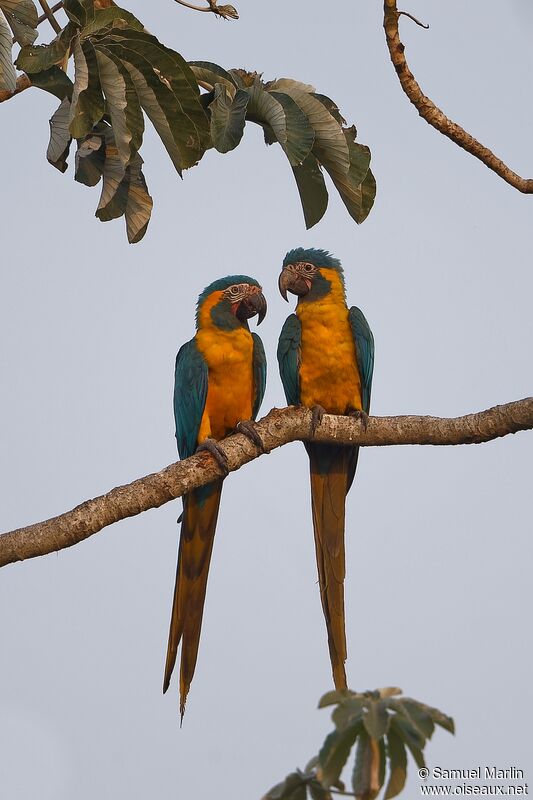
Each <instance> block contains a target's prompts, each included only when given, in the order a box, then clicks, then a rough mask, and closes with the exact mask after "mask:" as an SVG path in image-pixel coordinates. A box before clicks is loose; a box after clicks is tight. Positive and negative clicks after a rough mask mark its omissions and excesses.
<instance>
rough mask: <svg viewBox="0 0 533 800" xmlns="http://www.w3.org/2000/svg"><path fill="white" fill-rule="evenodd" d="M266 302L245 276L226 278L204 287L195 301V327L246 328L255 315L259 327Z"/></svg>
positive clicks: (252, 282)
mask: <svg viewBox="0 0 533 800" xmlns="http://www.w3.org/2000/svg"><path fill="white" fill-rule="evenodd" d="M266 312H267V303H266V300H265V297H264V295H263V290H262V288H261V286H260V285H259V284H258V282H257V281H256V280H255V279H254V278H250V277H249V276H248V275H228V276H227V277H226V278H219V279H218V280H217V281H213V283H210V284H209V286H207V287H206V288H205V289H204V290H203V292H202V294H201V295H200V297H199V298H198V306H197V310H196V325H197V327H201V326H203V325H206V324H207V325H209V324H214V325H215V326H216V327H218V328H222V329H223V330H234V329H235V328H238V327H239V326H241V325H245V326H247V325H248V322H247V320H249V319H250V318H251V317H255V316H256V314H257V324H258V325H259V324H260V323H261V322H262V321H263V320H264V318H265V315H266Z"/></svg>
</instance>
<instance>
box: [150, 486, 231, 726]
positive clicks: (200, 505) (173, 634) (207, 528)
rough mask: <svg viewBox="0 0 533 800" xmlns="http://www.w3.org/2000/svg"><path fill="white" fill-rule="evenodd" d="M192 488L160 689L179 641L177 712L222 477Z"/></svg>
mask: <svg viewBox="0 0 533 800" xmlns="http://www.w3.org/2000/svg"><path fill="white" fill-rule="evenodd" d="M209 489H210V491H209V494H208V496H207V497H206V496H205V491H206V490H205V487H202V489H200V490H195V491H193V492H191V493H190V494H188V495H187V496H186V497H185V501H184V509H183V520H182V524H181V536H180V544H179V551H178V566H177V570H176V585H175V587H174V601H173V604H172V615H171V619H170V632H169V636H168V648H167V659H166V665H165V678H164V681H163V692H166V690H167V689H168V687H169V684H170V678H171V675H172V671H173V669H174V665H175V663H176V656H177V652H178V646H179V644H180V642H181V664H180V714H181V719H182V720H183V715H184V713H185V703H186V700H187V694H188V692H189V687H190V685H191V682H192V679H193V676H194V669H195V667H196V659H197V656H198V645H199V642H200V631H201V627H202V616H203V611H204V603H205V594H206V589H207V577H208V574H209V564H210V561H211V552H212V550H213V541H214V538H215V528H216V524H217V518H218V509H219V505H220V495H221V491H222V481H216V482H215V483H213V484H211V485H210V486H209Z"/></svg>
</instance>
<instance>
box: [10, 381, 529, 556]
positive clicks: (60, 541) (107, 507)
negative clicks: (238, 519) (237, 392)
mask: <svg viewBox="0 0 533 800" xmlns="http://www.w3.org/2000/svg"><path fill="white" fill-rule="evenodd" d="M311 419H312V414H311V411H309V410H308V409H306V408H303V407H296V406H289V408H283V409H276V408H274V409H272V411H270V413H269V414H267V416H266V417H263V419H262V420H260V421H259V422H257V423H256V425H255V427H256V430H257V433H258V434H259V436H260V437H261V439H262V441H263V442H264V445H265V448H266V449H267V450H274V449H275V448H276V447H281V446H282V445H284V444H288V443H289V442H294V441H299V440H303V441H314V442H337V443H338V444H344V445H354V444H357V445H360V446H361V447H370V446H374V447H381V446H384V445H405V444H420V445H423V444H432V445H454V444H479V443H481V442H489V441H491V440H492V439H497V438H498V437H500V436H507V434H509V433H517V431H523V430H530V429H531V428H533V397H528V398H526V399H524V400H518V401H516V402H514V403H507V404H506V405H503V406H495V407H494V408H490V409H488V410H487V411H481V412H479V413H478V414H468V415H467V416H464V417H456V418H452V419H444V418H440V417H415V416H409V417H369V418H368V422H367V424H366V425H365V422H364V420H360V419H354V418H353V417H336V416H333V415H330V414H325V415H324V417H323V419H322V422H321V424H320V426H319V427H318V429H317V431H316V433H314V434H313V433H312V428H311ZM220 446H221V448H222V450H223V451H224V453H225V454H226V456H227V459H228V464H229V469H230V471H232V472H233V471H234V470H237V469H239V468H240V467H242V466H243V465H244V464H247V463H248V462H249V461H253V460H254V459H255V458H257V457H258V456H259V455H260V453H259V452H258V449H257V447H256V446H255V445H254V444H252V442H251V441H250V439H249V438H248V437H246V436H244V435H243V434H242V433H237V434H233V435H232V436H228V437H227V438H226V439H224V440H223V441H222V442H221V443H220ZM220 475H221V471H220V468H219V467H218V465H217V463H216V461H215V460H214V459H213V457H212V456H211V455H210V454H208V453H206V452H201V453H197V454H196V455H193V456H191V458H187V459H184V460H183V461H178V462H177V463H175V464H171V465H170V466H168V467H165V469H162V470H161V471H160V472H154V473H153V474H151V475H147V476H146V477H144V478H138V479H137V480H136V481H133V483H130V484H127V485H126V486H118V487H117V488H115V489H111V491H110V492H107V494H104V495H101V496H100V497H95V498H94V499H93V500H87V501H86V502H85V503H82V504H81V505H79V506H76V508H74V509H73V510H72V511H67V512H66V513H65V514H61V515H60V516H59V517H53V518H52V519H49V520H46V521H45V522H39V523H37V524H35V525H30V526H29V527H27V528H18V529H17V530H14V531H10V532H9V533H4V534H2V535H1V536H0V567H3V566H5V565H6V564H11V563H13V562H15V561H23V560H24V559H26V558H34V557H35V556H42V555H46V554H47V553H53V552H55V551H56V550H62V549H63V548H65V547H71V546H72V545H73V544H78V542H82V541H83V540H84V539H87V538H88V537H89V536H91V535H92V534H93V533H97V532H98V531H100V530H102V528H105V527H106V526H107V525H111V524H112V523H114V522H118V521H119V520H121V519H126V518H127V517H133V516H135V515H136V514H141V513H142V512H143V511H147V510H148V509H149V508H158V507H159V506H162V505H163V504H164V503H168V502H169V501H170V500H174V499H175V498H176V497H181V496H182V495H184V494H186V493H187V492H190V491H191V489H195V488H196V487H198V486H203V485H205V484H206V483H209V482H210V481H212V480H214V479H215V478H218V477H220Z"/></svg>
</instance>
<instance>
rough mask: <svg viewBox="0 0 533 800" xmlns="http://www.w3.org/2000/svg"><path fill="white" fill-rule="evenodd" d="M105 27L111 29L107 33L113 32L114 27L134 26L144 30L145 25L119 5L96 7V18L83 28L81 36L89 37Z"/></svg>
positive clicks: (135, 28) (134, 28)
mask: <svg viewBox="0 0 533 800" xmlns="http://www.w3.org/2000/svg"><path fill="white" fill-rule="evenodd" d="M103 28H108V29H109V30H108V31H106V32H107V33H110V32H112V29H113V28H132V29H133V30H136V31H143V30H144V25H143V24H142V22H139V20H138V19H137V17H135V16H134V15H133V14H130V12H129V11H125V10H124V9H123V8H119V7H118V6H110V7H109V8H100V9H95V12H94V19H92V20H91V21H90V22H88V23H87V24H86V25H85V26H84V27H83V28H82V30H81V31H80V37H81V38H82V39H86V38H89V37H91V36H94V34H95V33H100V32H101V31H102V30H103Z"/></svg>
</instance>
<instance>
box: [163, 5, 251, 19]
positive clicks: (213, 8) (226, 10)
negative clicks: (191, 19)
mask: <svg viewBox="0 0 533 800" xmlns="http://www.w3.org/2000/svg"><path fill="white" fill-rule="evenodd" d="M175 2H176V3H179V4H180V5H181V6H185V8H192V10H193V11H207V12H212V13H213V14H216V16H217V17H222V19H239V15H238V13H237V9H236V8H234V6H219V5H217V2H216V0H207V2H208V3H209V5H207V6H195V5H193V4H192V3H188V2H187V0H175Z"/></svg>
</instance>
